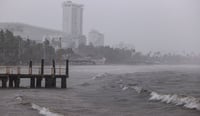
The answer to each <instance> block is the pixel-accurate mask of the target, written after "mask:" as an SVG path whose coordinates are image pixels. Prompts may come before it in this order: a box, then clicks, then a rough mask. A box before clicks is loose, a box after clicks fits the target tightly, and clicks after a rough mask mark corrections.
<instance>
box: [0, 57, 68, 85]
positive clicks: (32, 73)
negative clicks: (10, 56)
mask: <svg viewBox="0 0 200 116" xmlns="http://www.w3.org/2000/svg"><path fill="white" fill-rule="evenodd" d="M25 78H26V79H30V86H29V87H30V88H43V87H42V81H44V82H45V86H44V88H56V79H58V78H60V79H61V88H67V78H69V61H68V60H66V66H65V67H61V66H60V67H56V65H55V61H54V60H53V61H52V66H44V59H42V60H41V66H40V67H38V66H32V61H30V62H29V66H27V67H26V66H0V80H1V81H2V85H1V87H2V88H20V80H21V79H25Z"/></svg>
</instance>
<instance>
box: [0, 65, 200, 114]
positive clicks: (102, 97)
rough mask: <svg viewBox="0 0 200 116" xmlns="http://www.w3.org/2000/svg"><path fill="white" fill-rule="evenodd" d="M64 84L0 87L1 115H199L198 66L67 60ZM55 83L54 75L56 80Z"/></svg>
mask: <svg viewBox="0 0 200 116" xmlns="http://www.w3.org/2000/svg"><path fill="white" fill-rule="evenodd" d="M69 72H70V77H69V79H68V80H67V81H68V82H67V83H68V88H67V89H59V88H57V89H42V88H41V89H29V88H26V86H27V85H29V84H27V83H29V80H22V81H21V84H22V85H23V86H24V87H23V88H21V89H1V90H0V112H1V114H0V115H1V116H199V115H200V66H197V65H148V66H146V65H139V66H132V65H88V66H70V71H69ZM57 85H60V81H59V80H58V81H57Z"/></svg>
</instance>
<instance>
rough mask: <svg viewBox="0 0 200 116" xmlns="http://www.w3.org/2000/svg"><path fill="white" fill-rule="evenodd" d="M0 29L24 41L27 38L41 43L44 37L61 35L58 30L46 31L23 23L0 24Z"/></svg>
mask: <svg viewBox="0 0 200 116" xmlns="http://www.w3.org/2000/svg"><path fill="white" fill-rule="evenodd" d="M0 29H3V30H5V29H7V30H9V31H11V32H13V33H14V35H16V36H21V37H22V38H24V39H27V38H29V39H31V40H35V41H37V42H41V41H42V40H43V38H44V36H56V35H62V32H61V31H58V30H53V29H46V28H42V27H37V26H32V25H28V24H23V23H0Z"/></svg>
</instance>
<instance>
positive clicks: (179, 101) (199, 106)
mask: <svg viewBox="0 0 200 116" xmlns="http://www.w3.org/2000/svg"><path fill="white" fill-rule="evenodd" d="M129 88H132V89H134V90H135V91H136V92H137V93H144V92H145V93H149V95H150V98H149V100H151V101H160V102H163V103H167V104H174V105H177V106H183V107H185V108H188V109H196V110H200V99H198V98H195V97H192V96H183V95H177V94H160V93H157V92H154V91H149V90H146V89H143V88H142V87H138V86H131V87H129Z"/></svg>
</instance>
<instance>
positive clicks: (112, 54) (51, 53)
mask: <svg viewBox="0 0 200 116" xmlns="http://www.w3.org/2000/svg"><path fill="white" fill-rule="evenodd" d="M86 57H89V58H91V59H98V58H105V59H106V62H105V63H106V64H191V63H193V64H200V55H188V54H187V55H178V54H171V53H168V54H162V53H161V52H154V53H153V52H149V53H147V54H143V53H141V52H138V51H136V50H135V49H120V48H112V47H110V46H100V47H94V46H93V45H80V46H79V47H78V48H76V49H72V48H68V49H58V50H55V48H54V47H52V46H51V45H50V42H49V41H48V40H45V41H43V42H42V43H37V42H35V41H33V40H29V39H26V40H24V39H22V38H21V37H20V36H14V35H13V33H12V32H10V31H8V30H1V31H0V65H27V63H28V62H29V61H30V60H32V61H33V62H34V63H36V64H40V61H41V59H42V58H44V59H45V63H46V64H51V63H52V59H55V60H56V61H60V62H61V61H64V59H67V58H69V59H70V60H76V59H84V58H86Z"/></svg>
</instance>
